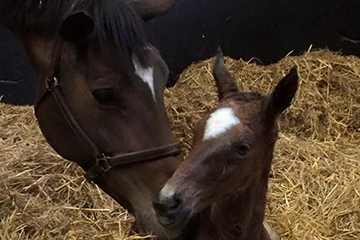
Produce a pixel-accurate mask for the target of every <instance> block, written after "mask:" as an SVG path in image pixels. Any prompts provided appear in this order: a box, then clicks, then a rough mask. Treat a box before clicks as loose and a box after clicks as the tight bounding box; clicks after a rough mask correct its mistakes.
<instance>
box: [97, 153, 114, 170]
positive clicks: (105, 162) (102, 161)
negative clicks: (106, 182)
mask: <svg viewBox="0 0 360 240" xmlns="http://www.w3.org/2000/svg"><path fill="white" fill-rule="evenodd" d="M109 159H110V157H108V156H106V155H105V154H104V153H101V154H100V155H99V157H98V158H97V159H96V163H97V164H99V165H101V166H102V167H103V168H104V172H107V171H109V170H110V169H111V168H112V166H111V165H110V163H109Z"/></svg>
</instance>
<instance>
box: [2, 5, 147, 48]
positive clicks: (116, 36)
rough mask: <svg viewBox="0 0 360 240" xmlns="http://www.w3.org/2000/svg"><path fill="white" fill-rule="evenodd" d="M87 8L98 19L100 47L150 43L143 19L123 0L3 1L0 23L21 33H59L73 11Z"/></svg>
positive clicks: (95, 33)
mask: <svg viewBox="0 0 360 240" xmlns="http://www.w3.org/2000/svg"><path fill="white" fill-rule="evenodd" d="M78 11H85V12H86V13H88V14H89V15H90V16H91V17H92V18H93V19H94V21H95V32H94V35H93V36H94V37H96V38H97V39H98V42H99V44H100V45H103V46H100V47H104V48H106V45H108V44H109V42H110V43H115V44H116V46H117V47H118V48H119V49H121V50H123V51H124V50H126V51H128V52H136V49H139V48H144V47H145V46H146V44H147V42H148V40H149V39H148V37H147V36H148V34H147V32H146V31H145V28H144V24H143V20H142V19H141V18H140V16H139V15H138V14H137V13H136V12H135V11H134V10H133V9H132V8H131V7H130V6H128V5H127V4H126V3H125V2H124V1H122V0H59V1H53V0H0V23H3V24H4V25H5V26H6V27H8V28H9V29H10V30H11V31H13V32H15V33H17V34H18V35H27V34H35V35H38V36H40V37H45V38H46V37H49V38H51V37H54V36H56V34H57V32H58V30H59V28H60V26H61V24H62V22H63V21H64V20H65V19H66V17H68V16H70V15H71V14H73V13H75V12H78Z"/></svg>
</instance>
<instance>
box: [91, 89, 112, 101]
mask: <svg viewBox="0 0 360 240" xmlns="http://www.w3.org/2000/svg"><path fill="white" fill-rule="evenodd" d="M92 95H93V96H94V98H95V100H96V101H97V102H98V103H100V104H103V105H109V104H112V103H113V102H114V100H115V93H114V91H113V90H112V89H98V90H94V91H93V92H92Z"/></svg>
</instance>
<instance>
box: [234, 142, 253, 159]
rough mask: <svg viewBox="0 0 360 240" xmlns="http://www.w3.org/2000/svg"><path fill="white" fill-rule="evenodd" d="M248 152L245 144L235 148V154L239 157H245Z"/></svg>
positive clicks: (248, 148)
mask: <svg viewBox="0 0 360 240" xmlns="http://www.w3.org/2000/svg"><path fill="white" fill-rule="evenodd" d="M249 151H250V147H249V146H248V145H246V144H243V145H240V146H238V147H236V153H237V154H238V155H239V156H240V157H246V155H247V154H248V153H249Z"/></svg>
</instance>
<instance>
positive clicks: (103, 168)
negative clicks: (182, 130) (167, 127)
mask: <svg viewBox="0 0 360 240" xmlns="http://www.w3.org/2000/svg"><path fill="white" fill-rule="evenodd" d="M180 153H181V145H180V143H173V144H169V145H166V146H162V147H158V148H151V149H148V150H144V151H138V152H131V153H124V154H119V155H116V156H113V157H107V156H102V157H99V158H98V159H97V163H96V164H95V165H94V166H93V167H91V168H90V169H89V170H88V171H87V172H86V173H85V178H86V179H87V180H88V181H92V180H94V179H95V178H96V177H98V176H99V175H100V174H101V173H102V172H107V171H108V170H110V169H111V168H113V167H115V166H123V165H129V164H134V163H139V162H145V161H151V160H158V159H161V158H166V157H171V156H176V155H179V154H180Z"/></svg>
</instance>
